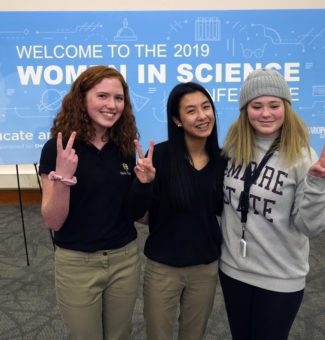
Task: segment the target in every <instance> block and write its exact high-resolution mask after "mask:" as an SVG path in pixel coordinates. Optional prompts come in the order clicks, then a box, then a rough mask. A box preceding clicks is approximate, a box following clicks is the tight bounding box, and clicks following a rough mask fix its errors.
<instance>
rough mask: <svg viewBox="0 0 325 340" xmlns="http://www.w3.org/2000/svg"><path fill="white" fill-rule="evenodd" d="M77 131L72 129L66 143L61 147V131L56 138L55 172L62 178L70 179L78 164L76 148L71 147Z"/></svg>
mask: <svg viewBox="0 0 325 340" xmlns="http://www.w3.org/2000/svg"><path fill="white" fill-rule="evenodd" d="M76 135H77V133H76V132H75V131H74V132H72V133H71V135H70V137H69V140H68V143H67V145H66V147H65V149H64V148H63V144H62V133H61V132H59V133H58V135H57V139H56V150H57V156H56V169H55V171H56V173H57V174H58V175H60V176H62V177H63V178H67V179H70V178H72V177H73V175H74V173H75V172H76V170H77V166H78V155H77V154H76V150H75V149H73V143H74V140H75V138H76Z"/></svg>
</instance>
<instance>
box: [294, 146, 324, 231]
mask: <svg viewBox="0 0 325 340" xmlns="http://www.w3.org/2000/svg"><path fill="white" fill-rule="evenodd" d="M311 152H312V157H311V160H310V159H308V161H306V162H303V164H300V165H299V166H298V167H299V168H298V167H297V173H298V185H297V190H296V196H295V205H294V209H293V217H294V223H295V225H296V227H297V228H298V229H299V230H300V231H301V232H302V233H303V234H305V235H306V236H308V237H313V236H315V235H317V234H318V233H320V232H321V231H323V230H324V229H325V179H324V178H320V177H315V176H312V175H310V174H308V169H309V167H310V166H311V165H312V164H313V163H314V162H316V161H317V160H318V157H317V154H316V152H315V151H314V150H311Z"/></svg>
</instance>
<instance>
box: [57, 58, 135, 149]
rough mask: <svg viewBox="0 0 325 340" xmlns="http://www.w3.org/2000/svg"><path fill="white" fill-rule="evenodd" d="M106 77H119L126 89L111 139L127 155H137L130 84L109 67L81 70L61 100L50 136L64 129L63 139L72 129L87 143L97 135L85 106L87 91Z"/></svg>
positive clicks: (111, 132) (65, 138)
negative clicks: (122, 109)
mask: <svg viewBox="0 0 325 340" xmlns="http://www.w3.org/2000/svg"><path fill="white" fill-rule="evenodd" d="M104 78H117V79H118V80H119V81H120V82H121V84H122V87H123V91H124V111H123V114H122V115H121V117H120V118H119V120H118V121H117V122H116V123H115V124H114V125H113V126H112V127H111V128H110V129H109V131H108V136H107V137H108V138H109V139H110V140H111V141H113V142H114V143H115V144H116V145H117V146H118V147H119V148H120V150H121V152H122V153H123V154H125V155H135V147H134V143H133V141H134V139H136V138H139V133H138V130H137V127H136V124H135V117H134V114H133V111H132V105H131V100H130V94H129V87H128V85H127V83H126V81H125V79H124V77H123V76H122V74H121V73H120V72H118V71H117V70H115V69H114V68H112V67H108V66H101V65H100V66H92V67H89V68H88V69H87V70H85V71H84V72H82V73H81V74H80V75H79V76H78V77H77V79H76V80H75V81H74V83H73V85H72V86H71V89H70V92H69V93H68V94H67V95H65V97H64V98H63V101H62V106H61V110H60V111H59V112H58V114H57V115H56V117H55V118H54V121H53V126H52V128H51V136H52V137H56V136H57V134H58V133H59V132H62V137H63V140H64V141H67V140H68V139H69V136H70V134H71V132H72V131H76V132H77V140H82V141H84V142H86V143H88V142H89V141H91V140H92V139H93V138H94V137H95V129H94V127H93V125H92V123H91V120H90V119H89V116H88V112H87V109H86V94H87V92H88V91H89V90H90V89H92V88H93V87H94V86H95V85H97V84H98V83H100V82H101V81H102V80H103V79H104Z"/></svg>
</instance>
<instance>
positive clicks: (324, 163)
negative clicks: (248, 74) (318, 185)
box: [308, 146, 325, 178]
mask: <svg viewBox="0 0 325 340" xmlns="http://www.w3.org/2000/svg"><path fill="white" fill-rule="evenodd" d="M308 173H309V174H310V175H313V176H315V177H321V178H325V146H324V147H323V151H322V154H321V155H320V158H319V160H318V161H317V162H316V163H315V164H313V165H312V166H311V167H310V168H309V171H308Z"/></svg>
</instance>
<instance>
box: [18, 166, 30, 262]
mask: <svg viewBox="0 0 325 340" xmlns="http://www.w3.org/2000/svg"><path fill="white" fill-rule="evenodd" d="M16 175H17V184H18V194H19V206H20V216H21V224H22V228H23V235H24V243H25V252H26V261H27V266H29V257H28V248H27V239H26V231H25V221H24V212H23V204H22V200H21V189H20V182H19V172H18V164H16Z"/></svg>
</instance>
